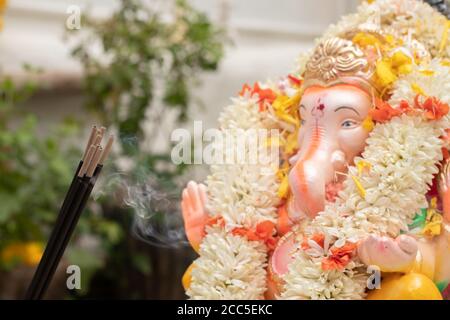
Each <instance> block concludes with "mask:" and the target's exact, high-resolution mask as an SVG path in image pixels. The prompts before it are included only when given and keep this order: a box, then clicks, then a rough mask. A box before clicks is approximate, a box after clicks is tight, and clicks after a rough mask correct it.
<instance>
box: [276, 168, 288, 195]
mask: <svg viewBox="0 0 450 320" xmlns="http://www.w3.org/2000/svg"><path fill="white" fill-rule="evenodd" d="M288 173H289V163H288V162H285V163H283V165H282V167H281V168H280V169H278V172H277V177H278V179H279V180H280V181H281V183H280V186H279V187H278V197H280V198H281V199H284V198H286V197H287V195H288V193H289V180H288V179H289V178H288Z"/></svg>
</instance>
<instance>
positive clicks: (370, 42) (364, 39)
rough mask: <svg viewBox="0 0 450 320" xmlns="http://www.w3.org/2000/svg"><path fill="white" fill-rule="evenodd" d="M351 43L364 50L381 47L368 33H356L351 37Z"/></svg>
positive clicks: (378, 41) (375, 38)
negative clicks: (369, 47)
mask: <svg viewBox="0 0 450 320" xmlns="http://www.w3.org/2000/svg"><path fill="white" fill-rule="evenodd" d="M352 42H353V43H355V44H357V45H359V46H360V47H362V48H365V47H368V46H373V47H380V46H381V41H380V40H379V39H378V38H377V37H375V36H374V35H372V34H370V33H364V32H359V33H357V34H356V35H355V36H354V37H353V39H352Z"/></svg>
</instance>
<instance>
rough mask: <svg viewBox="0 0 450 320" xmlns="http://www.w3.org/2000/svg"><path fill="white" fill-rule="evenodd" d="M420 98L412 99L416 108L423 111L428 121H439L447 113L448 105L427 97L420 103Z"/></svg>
mask: <svg viewBox="0 0 450 320" xmlns="http://www.w3.org/2000/svg"><path fill="white" fill-rule="evenodd" d="M420 97H421V96H420V95H416V97H415V98H414V103H415V105H416V108H420V109H423V110H424V111H425V117H426V118H427V119H428V120H439V119H441V118H442V117H443V116H445V115H446V114H447V113H448V111H449V106H448V104H446V103H444V102H442V101H441V100H439V99H438V98H436V97H428V98H426V99H425V101H423V102H421V101H420Z"/></svg>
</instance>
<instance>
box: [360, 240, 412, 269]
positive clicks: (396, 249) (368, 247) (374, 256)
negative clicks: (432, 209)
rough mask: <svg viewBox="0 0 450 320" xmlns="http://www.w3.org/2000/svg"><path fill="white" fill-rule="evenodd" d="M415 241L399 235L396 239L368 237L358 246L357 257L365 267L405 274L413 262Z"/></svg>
mask: <svg viewBox="0 0 450 320" xmlns="http://www.w3.org/2000/svg"><path fill="white" fill-rule="evenodd" d="M417 250H418V245H417V241H416V239H414V238H413V237H410V236H407V235H400V236H398V237H397V238H396V239H392V238H389V237H380V236H373V235H371V236H369V237H367V238H366V239H364V240H363V241H362V242H361V243H360V244H359V246H358V256H359V258H360V259H361V261H362V262H363V263H364V264H366V265H368V266H369V265H375V266H378V267H379V268H380V270H381V271H383V272H407V271H408V270H409V269H410V268H411V267H412V265H413V264H414V262H415V259H416V255H417Z"/></svg>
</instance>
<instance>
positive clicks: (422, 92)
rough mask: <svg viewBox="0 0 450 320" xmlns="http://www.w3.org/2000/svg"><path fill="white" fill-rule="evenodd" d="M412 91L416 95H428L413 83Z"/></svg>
mask: <svg viewBox="0 0 450 320" xmlns="http://www.w3.org/2000/svg"><path fill="white" fill-rule="evenodd" d="M411 89H412V90H413V91H414V92H415V93H416V94H420V95H422V96H427V94H426V93H425V91H424V90H423V89H422V88H421V87H420V86H419V85H418V84H417V83H415V82H414V83H411Z"/></svg>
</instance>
